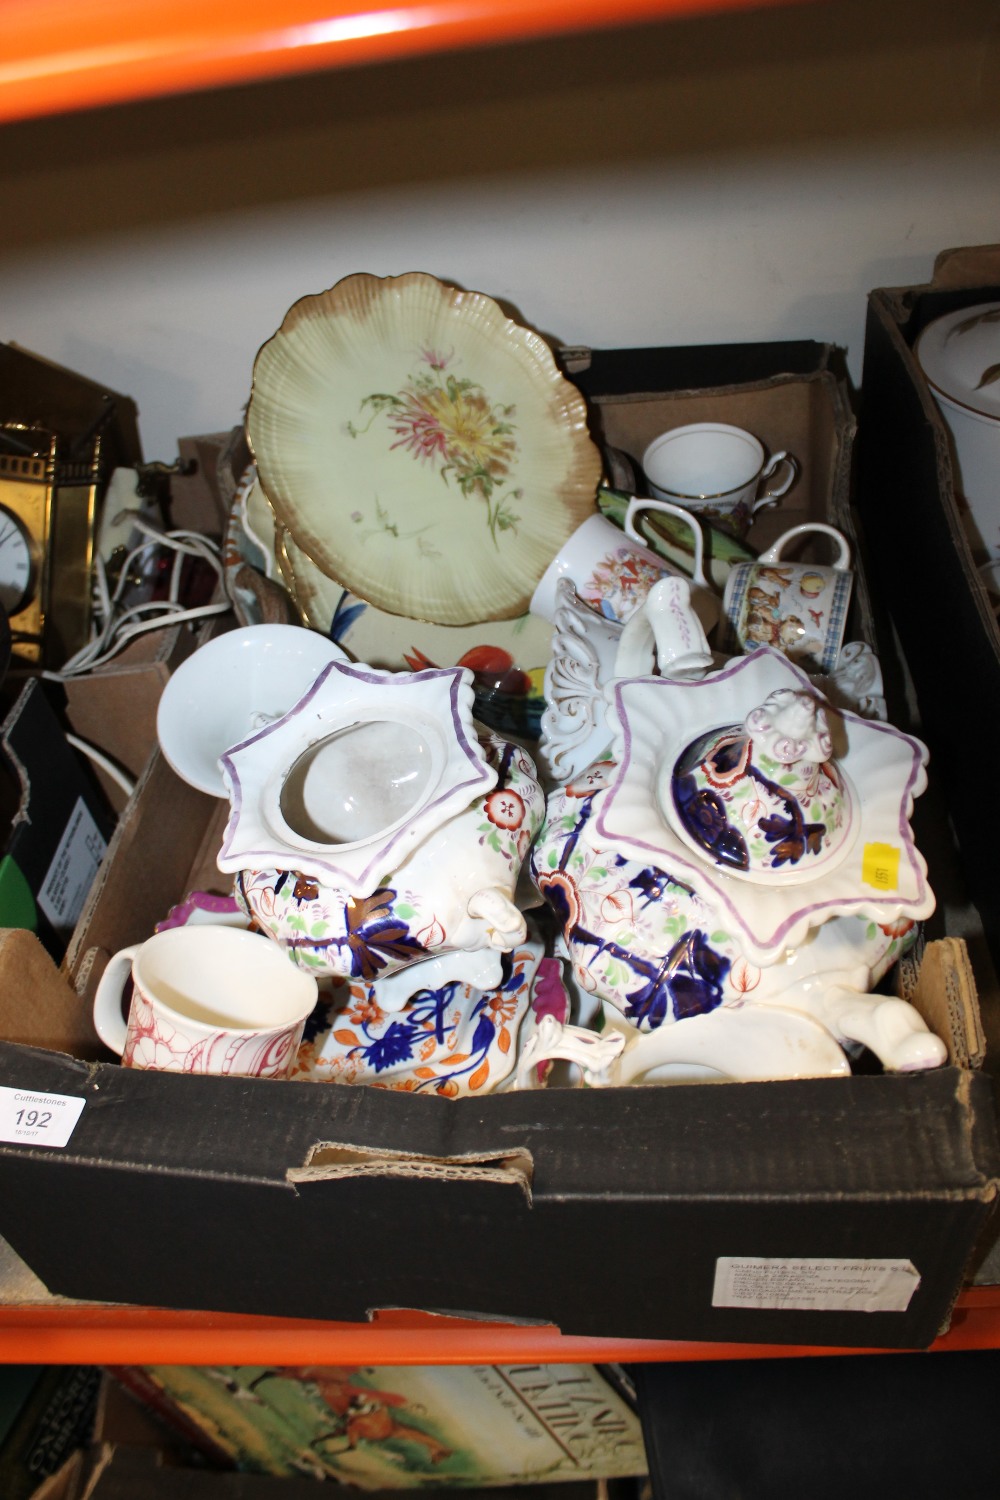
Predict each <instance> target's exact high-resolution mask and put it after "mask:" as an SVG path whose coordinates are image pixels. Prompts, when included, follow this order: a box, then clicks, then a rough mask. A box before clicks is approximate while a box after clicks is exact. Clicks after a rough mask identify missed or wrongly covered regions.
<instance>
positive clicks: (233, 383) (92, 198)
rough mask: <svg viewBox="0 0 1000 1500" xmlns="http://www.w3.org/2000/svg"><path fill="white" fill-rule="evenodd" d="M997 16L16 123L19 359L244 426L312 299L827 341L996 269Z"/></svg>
mask: <svg viewBox="0 0 1000 1500" xmlns="http://www.w3.org/2000/svg"><path fill="white" fill-rule="evenodd" d="M998 78H1000V5H997V3H996V0H949V3H948V4H947V5H942V4H940V0H814V3H800V4H797V5H794V6H792V7H790V8H785V7H780V6H779V7H777V8H775V9H766V10H762V11H759V12H752V13H746V14H736V15H721V16H714V17H696V18H693V19H688V20H680V21H667V22H663V23H661V24H656V25H652V26H646V27H637V28H634V29H629V30H622V31H617V32H608V33H593V34H589V35H585V36H580V37H570V38H561V39H554V40H551V41H543V42H533V43H530V44H525V45H520V46H511V47H503V48H497V49H492V50H491V49H486V50H483V51H479V52H475V53H463V54H456V55H453V56H441V57H434V58H428V59H422V60H415V61H408V62H405V63H400V64H392V65H386V66H380V67H374V68H367V69H360V70H356V71H354V70H352V71H337V72H332V73H327V74H323V75H317V76H309V77H305V78H301V79H293V80H283V81H280V82H277V83H274V84H263V85H255V86H253V87H248V88H245V89H237V90H229V91H220V92H218V93H212V94H205V95H195V96H190V97H185V98H174V99H169V100H162V101H153V102H146V103H141V104H137V105H131V106H125V107H121V108H118V109H109V110H102V111H95V112H93V113H89V114H84V115H78V116H74V117H66V118H59V119H53V120H41V121H30V122H24V123H19V124H14V125H8V126H6V127H0V139H2V141H3V146H4V150H3V152H2V155H0V184H2V201H3V203H4V205H5V214H4V232H3V237H2V244H0V308H2V320H0V338H3V339H8V340H15V341H17V342H19V343H21V344H23V345H25V346H27V347H28V348H30V349H33V350H35V351H37V352H38V353H41V354H44V355H46V356H48V357H49V358H51V359H54V360H57V361H59V362H61V363H64V364H67V365H69V366H71V367H72V368H74V369H77V370H79V371H81V372H82V373H84V374H87V375H89V376H91V377H92V378H94V379H97V380H101V381H106V382H107V383H108V384H109V385H110V386H111V387H113V388H115V389H118V390H121V391H124V392H127V393H128V394H130V395H132V396H134V397H135V398H136V400H137V401H138V403H139V406H140V412H141V419H140V420H141V430H142V435H143V441H144V447H145V451H146V455H147V457H150V458H170V457H172V456H173V454H174V451H175V446H176V439H177V437H179V436H183V435H186V434H190V433H197V432H209V431H216V430H221V429H225V428H228V427H230V426H232V425H233V424H234V423H235V422H237V421H239V419H240V415H241V411H242V407H243V404H244V403H245V401H246V398H247V395H248V392H249V382H250V372H251V366H252V362H253V356H254V353H255V351H256V349H257V347H258V346H259V345H260V343H261V342H263V340H264V339H266V338H267V337H268V336H269V335H270V334H271V333H272V332H273V331H274V329H275V328H276V327H277V326H278V324H279V323H280V321H281V318H282V316H283V314H284V312H285V310H286V308H287V307H288V306H289V304H290V303H291V302H292V301H294V300H295V299H296V298H297V297H299V296H301V295H303V294H305V293H308V292H315V291H320V290H322V289H323V288H324V287H327V286H329V285H331V284H332V283H333V282H334V281H336V280H337V279H338V278H340V277H341V276H344V275H347V274H349V273H351V272H353V271H362V270H364V271H370V272H374V273H376V274H380V275H388V274H394V273H398V272H402V271H407V270H426V271H431V272H433V273H435V274H437V275H440V276H442V277H445V278H447V279H450V280H454V281H457V282H459V283H461V284H463V285H465V286H469V287H474V288H476V289H477V290H481V291H485V292H488V293H490V294H491V295H494V296H497V297H500V298H502V299H507V300H508V301H510V302H512V303H514V304H516V305H517V306H518V307H519V308H520V310H521V312H522V314H523V316H524V318H525V320H526V321H528V322H530V323H532V324H534V325H535V326H536V327H539V328H541V329H543V330H544V331H546V332H547V333H550V334H553V335H554V336H556V337H557V338H559V339H561V340H563V341H565V342H568V343H590V344H593V345H595V346H616V345H619V346H621V345H631V344H660V343H701V342H713V341H719V340H728V339H756V338H764V339H767V338H785V337H810V338H820V339H828V340H831V341H833V342H836V343H838V344H840V345H842V346H844V347H845V348H846V349H847V350H848V356H849V364H850V367H851V369H852V371H853V373H854V376H855V378H858V377H859V376H860V370H861V354H862V346H863V336H864V316H865V298H866V295H867V292H868V290H869V288H871V287H872V286H880V285H889V284H895V283H901V282H905V283H908V282H912V281H918V280H921V279H923V278H924V277H926V276H927V275H928V274H929V272H930V269H931V265H932V262H933V258H934V255H935V254H936V252H937V251H938V250H940V249H942V248H945V247H947V246H950V245H957V244H975V243H983V242H993V241H1000V89H998V87H997V81H998Z"/></svg>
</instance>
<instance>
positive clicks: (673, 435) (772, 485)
mask: <svg viewBox="0 0 1000 1500" xmlns="http://www.w3.org/2000/svg"><path fill="white" fill-rule="evenodd" d="M642 468H643V472H644V474H645V475H646V480H647V483H648V486H649V491H650V493H651V494H652V495H655V496H656V497H657V498H658V499H660V500H669V501H671V502H672V503H673V504H674V505H680V506H682V507H683V508H684V509H685V510H690V511H695V512H696V513H697V514H698V515H702V516H705V517H706V518H710V519H711V521H712V523H713V524H714V525H716V526H720V527H722V528H723V529H724V530H726V531H728V532H730V534H731V535H733V536H736V537H738V538H739V539H740V541H742V540H743V539H744V538H745V536H746V534H747V532H748V531H749V529H750V523H751V521H752V520H753V518H754V516H755V515H756V513H757V512H758V511H759V510H763V509H764V508H765V507H766V506H770V505H776V504H777V502H778V499H779V497H780V496H781V495H783V494H785V492H786V491H787V490H789V489H790V488H791V486H792V485H793V484H794V482H795V479H796V477H797V475H798V472H799V466H798V463H797V461H796V460H795V459H794V458H793V457H792V455H791V454H790V453H787V452H786V451H785V450H784V449H781V451H780V452H778V453H774V454H772V455H771V457H770V458H768V457H767V455H766V453H765V452H764V449H763V447H762V445H761V444H760V443H759V442H758V440H757V439H756V438H755V437H754V435H753V433H751V432H744V430H743V428H742V427H733V426H731V425H730V424H729V423H727V422H690V423H688V424H687V425H686V426H684V427H673V428H671V429H670V430H669V431H668V432H661V433H660V435H659V437H656V438H654V439H653V441H652V442H651V443H650V445H649V447H648V448H647V449H646V451H645V453H644V454H643V455H642ZM782 470H783V471H784V472H783V473H782V474H781V477H780V478H775V476H776V475H778V474H779V471H782ZM769 481H773V482H769ZM765 482H768V484H767V488H766V489H765V490H764V492H763V494H761V493H760V487H761V485H762V484H763V483H765Z"/></svg>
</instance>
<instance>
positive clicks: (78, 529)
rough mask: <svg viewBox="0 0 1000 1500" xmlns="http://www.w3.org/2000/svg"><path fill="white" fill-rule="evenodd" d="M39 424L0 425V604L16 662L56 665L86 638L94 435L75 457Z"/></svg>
mask: <svg viewBox="0 0 1000 1500" xmlns="http://www.w3.org/2000/svg"><path fill="white" fill-rule="evenodd" d="M61 446H62V447H64V448H65V447H66V445H61V444H60V440H59V438H58V437H57V435H56V434H55V433H52V432H48V431H46V430H45V429H44V428H39V427H28V426H22V425H20V424H12V423H3V424H0V605H3V607H4V609H5V610H6V612H7V616H8V618H9V620H10V629H11V650H12V657H13V660H14V662H15V663H17V662H19V663H20V664H22V665H24V666H29V667H59V666H61V665H62V664H63V663H64V662H65V661H66V660H67V659H68V658H69V657H70V656H72V655H73V653H74V652H75V651H77V650H79V648H80V647H81V646H83V645H84V644H85V643H86V640H87V637H88V632H89V628H90V612H91V599H90V590H91V569H92V566H93V560H94V529H95V520H96V511H97V495H98V483H99V478H100V439H99V438H95V439H94V440H93V442H92V443H90V444H88V445H87V448H86V451H85V454H84V455H83V456H82V457H78V456H76V455H75V454H73V453H72V452H71V451H67V452H66V453H65V456H64V455H63V454H62V453H61V452H60V448H61Z"/></svg>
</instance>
